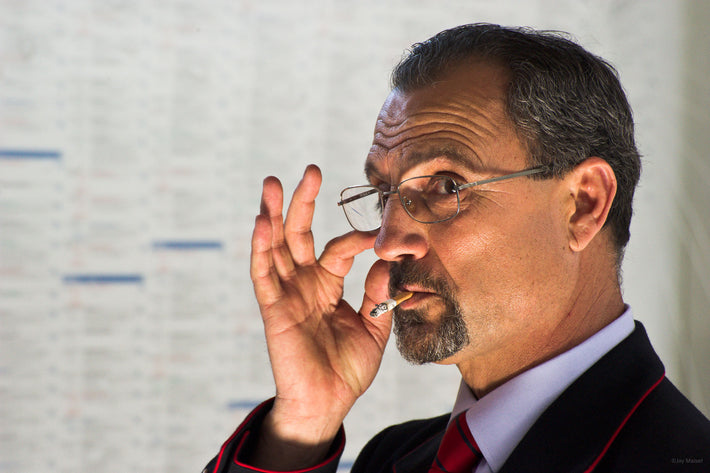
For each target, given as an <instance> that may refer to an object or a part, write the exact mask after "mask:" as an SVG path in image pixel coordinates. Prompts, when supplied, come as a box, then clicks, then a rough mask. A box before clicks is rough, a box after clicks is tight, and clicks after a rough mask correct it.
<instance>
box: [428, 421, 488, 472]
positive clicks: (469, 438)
mask: <svg viewBox="0 0 710 473" xmlns="http://www.w3.org/2000/svg"><path fill="white" fill-rule="evenodd" d="M480 459H481V451H480V450H479V448H478V445H476V441H475V440H473V435H471V431H470V430H469V429H468V424H467V423H466V412H462V413H461V414H459V415H458V416H456V418H455V419H454V421H453V422H452V423H451V424H450V425H449V427H448V428H447V429H446V433H445V434H444V439H443V440H442V441H441V445H439V451H438V452H436V458H435V459H434V464H433V465H432V466H431V468H430V469H429V473H471V472H473V467H474V466H476V465H477V464H478V462H479V461H480Z"/></svg>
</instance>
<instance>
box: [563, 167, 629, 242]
mask: <svg viewBox="0 0 710 473" xmlns="http://www.w3.org/2000/svg"><path fill="white" fill-rule="evenodd" d="M565 180H568V183H569V190H570V193H571V196H572V198H573V199H574V204H575V207H574V213H573V214H572V215H571V216H570V219H569V245H570V248H571V249H572V251H582V250H583V249H585V248H586V247H587V245H589V243H590V242H591V241H592V239H593V238H594V237H595V236H596V235H597V233H599V232H600V231H601V229H602V227H603V226H604V223H605V222H606V218H607V216H608V215H609V209H611V203H612V202H613V201H614V196H615V195H616V176H615V175H614V170H613V169H612V168H611V166H610V165H609V163H607V162H606V161H604V160H603V159H601V158H597V157H592V158H587V159H586V160H584V161H582V162H581V163H580V164H578V165H577V166H576V167H575V168H574V169H573V170H572V172H571V173H570V174H568V175H567V176H566V178H565Z"/></svg>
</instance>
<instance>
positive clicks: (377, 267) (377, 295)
mask: <svg viewBox="0 0 710 473" xmlns="http://www.w3.org/2000/svg"><path fill="white" fill-rule="evenodd" d="M389 279H390V276H389V263H387V262H386V261H383V260H377V261H376V262H375V264H373V265H372V267H371V268H370V271H369V272H368V273H367V278H365V295H364V296H363V298H362V306H361V307H360V311H359V312H360V315H361V316H362V317H363V321H364V322H365V324H366V325H369V326H370V327H372V329H370V332H371V333H372V334H373V335H374V336H376V337H377V338H378V339H379V341H380V344H381V345H382V348H383V349H384V346H385V345H386V344H387V339H388V338H389V335H390V329H391V327H392V312H387V313H384V314H382V315H380V316H379V317H377V318H375V317H371V316H370V312H371V311H372V309H374V308H375V306H376V305H377V304H379V303H380V302H384V301H386V300H387V299H389V298H390V297H389V289H388V284H389ZM373 329H374V330H373Z"/></svg>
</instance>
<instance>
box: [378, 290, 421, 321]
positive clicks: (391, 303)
mask: <svg viewBox="0 0 710 473" xmlns="http://www.w3.org/2000/svg"><path fill="white" fill-rule="evenodd" d="M413 295H414V293H413V292H403V293H401V294H399V295H397V296H395V298H394V299H387V300H386V301H384V302H380V303H379V304H377V305H376V306H375V308H374V309H372V311H370V317H374V318H377V317H379V316H380V315H382V314H384V313H387V312H389V311H390V310H392V309H394V308H395V307H397V306H398V305H400V304H401V303H402V302H404V301H406V300H407V299H409V298H410V297H412V296H413Z"/></svg>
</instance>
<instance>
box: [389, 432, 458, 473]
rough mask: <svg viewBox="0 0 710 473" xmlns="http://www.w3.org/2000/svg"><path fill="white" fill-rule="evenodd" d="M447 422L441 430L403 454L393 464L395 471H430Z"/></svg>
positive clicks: (414, 472) (396, 472)
mask: <svg viewBox="0 0 710 473" xmlns="http://www.w3.org/2000/svg"><path fill="white" fill-rule="evenodd" d="M445 431H446V424H444V428H443V429H442V430H441V432H439V433H437V434H436V435H434V436H433V437H431V438H429V439H428V440H426V441H425V442H424V443H422V444H421V445H419V446H418V447H417V448H415V449H414V450H412V451H411V452H409V453H408V454H407V455H405V456H403V457H402V458H400V459H399V460H397V462H395V464H394V465H393V466H392V472H393V473H422V472H426V471H428V469H429V467H430V466H431V464H432V463H433V462H434V457H435V456H436V452H437V450H438V449H439V444H441V439H442V438H443V437H444V432H445Z"/></svg>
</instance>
